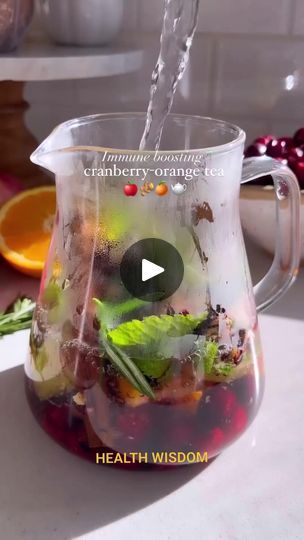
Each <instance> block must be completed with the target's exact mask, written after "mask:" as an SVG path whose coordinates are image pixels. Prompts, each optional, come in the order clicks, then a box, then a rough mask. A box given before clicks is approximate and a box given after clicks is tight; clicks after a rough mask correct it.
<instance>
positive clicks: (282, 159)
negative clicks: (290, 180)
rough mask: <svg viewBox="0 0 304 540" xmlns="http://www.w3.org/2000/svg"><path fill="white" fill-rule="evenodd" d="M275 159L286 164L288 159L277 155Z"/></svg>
mask: <svg viewBox="0 0 304 540" xmlns="http://www.w3.org/2000/svg"><path fill="white" fill-rule="evenodd" d="M276 161H279V162H280V163H282V165H288V160H287V159H286V158H283V157H278V158H276Z"/></svg>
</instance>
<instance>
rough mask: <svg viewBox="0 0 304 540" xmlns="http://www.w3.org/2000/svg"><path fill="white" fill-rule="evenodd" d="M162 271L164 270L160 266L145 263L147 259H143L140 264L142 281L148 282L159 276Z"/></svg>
mask: <svg viewBox="0 0 304 540" xmlns="http://www.w3.org/2000/svg"><path fill="white" fill-rule="evenodd" d="M164 271H165V269H164V268H162V267H161V266H158V265H157V264H154V263H153V262H151V261H147V259H143V260H142V262H141V279H142V281H148V280H149V279H152V278H154V277H155V276H159V274H162V273H163V272H164Z"/></svg>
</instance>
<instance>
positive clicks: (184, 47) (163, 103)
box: [140, 0, 200, 150]
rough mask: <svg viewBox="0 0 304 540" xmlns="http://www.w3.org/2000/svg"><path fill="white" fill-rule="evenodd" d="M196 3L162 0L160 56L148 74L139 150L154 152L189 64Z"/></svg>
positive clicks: (195, 0) (190, 0)
mask: <svg viewBox="0 0 304 540" xmlns="http://www.w3.org/2000/svg"><path fill="white" fill-rule="evenodd" d="M199 1H200V0H165V14H164V22H163V29H162V34H161V40H160V43H161V45H160V53H159V57H158V60H157V63H156V66H155V68H154V71H153V73H152V83H151V90H150V102H149V106H148V111H147V120H146V126H145V131H144V134H143V137H142V140H141V143H140V150H158V149H159V146H160V142H161V137H162V132H163V128H164V125H165V122H166V118H167V116H168V114H169V113H170V111H171V108H172V104H173V100H174V95H175V92H176V89H177V85H178V83H179V81H180V80H181V78H182V77H183V75H184V72H185V69H186V67H187V65H188V61H189V53H190V49H191V45H192V42H193V38H194V34H195V30H196V26H197V20H198V9H199Z"/></svg>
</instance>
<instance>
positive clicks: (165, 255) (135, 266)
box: [120, 238, 184, 302]
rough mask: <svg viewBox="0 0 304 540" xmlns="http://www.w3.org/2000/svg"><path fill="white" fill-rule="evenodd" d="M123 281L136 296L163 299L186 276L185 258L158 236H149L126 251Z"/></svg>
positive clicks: (169, 294) (156, 299)
mask: <svg viewBox="0 0 304 540" xmlns="http://www.w3.org/2000/svg"><path fill="white" fill-rule="evenodd" d="M120 276H121V280H122V282H123V284H124V286H125V288H126V289H127V291H128V292H129V293H130V294H131V295H132V296H134V297H136V298H139V299H141V300H145V301H147V302H160V301H162V300H165V299H166V298H169V297H170V296H172V295H173V294H174V293H175V291H176V290H177V289H178V288H179V286H180V284H181V282H182V280H183V277H184V264H183V260H182V258H181V256H180V254H179V252H178V251H177V249H176V248H175V247H174V246H172V245H171V244H169V242H166V241H165V240H160V239H158V238H146V239H144V240H140V241H139V242H136V243H135V244H133V245H132V246H131V247H129V249H127V251H126V252H125V254H124V256H123V258H122V262H121V265H120Z"/></svg>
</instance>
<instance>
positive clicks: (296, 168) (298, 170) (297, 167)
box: [292, 160, 304, 189]
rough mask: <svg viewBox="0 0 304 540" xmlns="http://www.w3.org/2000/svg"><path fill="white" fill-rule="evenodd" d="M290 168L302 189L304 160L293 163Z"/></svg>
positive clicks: (303, 187) (303, 185)
mask: <svg viewBox="0 0 304 540" xmlns="http://www.w3.org/2000/svg"><path fill="white" fill-rule="evenodd" d="M292 170H293V172H294V173H295V175H296V177H297V179H298V181H299V184H300V187H301V188H302V189H304V160H303V161H298V162H297V163H295V164H294V165H293V168H292Z"/></svg>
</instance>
